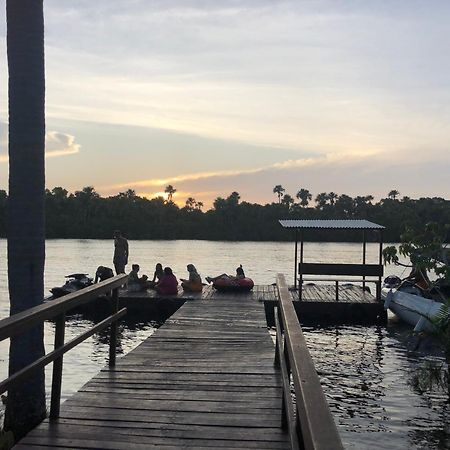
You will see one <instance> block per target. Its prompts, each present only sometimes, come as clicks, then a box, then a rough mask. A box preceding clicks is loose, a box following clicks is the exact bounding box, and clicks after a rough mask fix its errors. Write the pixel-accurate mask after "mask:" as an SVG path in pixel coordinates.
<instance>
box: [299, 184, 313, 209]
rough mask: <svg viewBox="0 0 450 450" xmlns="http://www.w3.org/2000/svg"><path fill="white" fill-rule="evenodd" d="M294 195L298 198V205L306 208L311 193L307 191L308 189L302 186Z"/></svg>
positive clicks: (310, 198)
mask: <svg viewBox="0 0 450 450" xmlns="http://www.w3.org/2000/svg"><path fill="white" fill-rule="evenodd" d="M296 197H297V198H298V199H299V200H300V205H301V206H303V208H306V207H307V206H308V203H309V202H310V200H312V195H311V193H310V192H309V191H308V189H303V188H302V189H300V190H299V191H298V192H297V195H296Z"/></svg>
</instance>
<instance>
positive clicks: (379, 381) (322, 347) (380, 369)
mask: <svg viewBox="0 0 450 450" xmlns="http://www.w3.org/2000/svg"><path fill="white" fill-rule="evenodd" d="M304 333H305V338H306V340H307V343H308V346H309V348H310V351H311V355H312V357H313V360H314V363H315V365H316V368H317V371H318V374H319V376H320V379H321V382H322V385H323V387H324V391H325V395H326V397H327V399H328V402H329V404H330V408H331V410H332V412H333V414H334V416H335V420H336V423H337V424H338V427H339V430H340V434H341V436H342V439H343V441H344V444H345V446H346V448H355V449H373V448H387V449H397V448H398V449H404V448H406V447H408V446H409V447H410V448H412V449H430V448H432V449H446V448H449V447H448V445H449V429H448V418H449V417H448V414H449V411H450V410H449V403H448V402H449V396H448V393H447V392H446V391H445V390H443V389H442V388H441V387H437V386H436V385H435V386H433V389H431V390H430V391H427V392H423V391H421V392H419V391H418V390H417V389H414V388H413V386H412V383H411V376H412V374H415V373H417V371H418V370H419V368H420V366H421V364H422V363H423V357H424V355H429V352H430V348H433V350H434V352H435V353H436V354H435V355H433V359H434V361H436V362H438V363H439V364H442V363H443V361H444V360H443V356H442V355H441V354H440V350H439V346H438V345H437V344H436V342H434V343H433V342H428V343H427V344H426V345H425V349H426V352H428V353H424V350H421V348H420V347H419V349H418V350H417V351H415V352H412V351H410V350H408V347H409V345H410V341H411V338H410V331H409V330H407V329H403V328H401V327H400V328H394V329H392V328H383V327H380V326H377V327H351V326H339V327H328V328H311V327H304ZM406 442H409V445H405V443H406Z"/></svg>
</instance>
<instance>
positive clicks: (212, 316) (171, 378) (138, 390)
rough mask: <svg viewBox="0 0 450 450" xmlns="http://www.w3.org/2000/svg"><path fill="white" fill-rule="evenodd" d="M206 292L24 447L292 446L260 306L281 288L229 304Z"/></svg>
mask: <svg viewBox="0 0 450 450" xmlns="http://www.w3.org/2000/svg"><path fill="white" fill-rule="evenodd" d="M205 291H206V292H205V294H206V298H203V296H202V297H198V298H196V299H195V300H189V301H186V302H185V303H184V305H183V306H181V307H180V309H178V311H177V312H175V313H174V314H173V316H172V317H171V318H170V319H168V320H167V321H166V323H165V324H164V325H163V326H162V327H160V328H159V329H158V330H157V331H156V332H155V333H154V334H153V335H152V336H151V337H149V338H148V339H147V340H145V341H144V342H143V343H141V344H140V345H139V346H138V347H137V348H136V349H135V350H133V351H131V352H130V353H129V354H127V355H125V356H124V357H122V358H119V359H118V360H117V363H116V367H115V368H113V369H110V368H105V369H103V370H102V371H101V372H100V373H98V374H97V375H96V376H95V377H94V378H92V380H91V381H89V382H88V383H87V384H85V385H84V386H83V387H82V388H81V389H80V390H79V391H78V392H77V393H76V394H75V395H74V396H72V397H70V398H69V399H68V400H66V401H65V402H64V403H63V405H62V407H61V414H60V418H59V420H58V421H57V422H56V423H50V422H49V421H44V422H43V423H42V424H41V425H40V426H38V427H37V428H36V429H35V430H33V431H32V432H31V433H29V434H28V435H27V436H26V437H25V438H24V439H22V441H21V442H20V443H19V445H17V446H16V447H17V448H19V449H20V448H50V447H58V448H84V449H91V448H92V449H93V448H96V449H103V448H105V449H106V448H110V449H119V448H127V449H129V448H130V449H133V448H135V449H141V448H142V449H143V448H164V449H170V448H195V449H203V448H205V449H207V448H220V449H227V448H230V449H241V448H242V449H244V448H260V449H266V448H267V449H269V448H271V449H287V448H290V446H289V439H288V435H287V433H285V432H284V431H283V430H282V429H281V389H282V388H281V386H282V383H281V379H280V374H279V372H278V370H277V369H275V367H274V364H273V357H274V344H273V341H272V339H271V337H270V334H269V332H268V329H267V325H266V317H265V312H264V304H263V303H262V302H260V301H258V298H267V297H268V296H270V295H272V296H273V291H271V290H270V289H269V290H268V291H267V292H268V293H267V294H266V291H264V290H256V292H255V293H252V294H251V295H246V296H244V297H241V296H236V295H233V296H229V297H228V298H227V296H224V295H222V296H220V297H217V296H214V292H213V291H212V290H211V288H210V289H206V290H205ZM208 296H209V297H208ZM212 298H213V299H214V300H212Z"/></svg>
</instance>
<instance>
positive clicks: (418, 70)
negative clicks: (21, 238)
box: [0, 0, 450, 207]
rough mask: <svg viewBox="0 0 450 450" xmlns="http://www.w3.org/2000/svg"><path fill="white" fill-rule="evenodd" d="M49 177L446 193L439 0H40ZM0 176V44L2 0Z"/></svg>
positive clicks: (449, 154) (443, 15)
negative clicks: (42, 28)
mask: <svg viewBox="0 0 450 450" xmlns="http://www.w3.org/2000/svg"><path fill="white" fill-rule="evenodd" d="M44 8H45V9H44V15H45V52H46V123H47V138H46V153H47V160H46V183H47V187H48V188H50V189H51V188H53V187H54V186H63V187H65V188H66V189H68V190H69V191H75V190H78V189H81V188H82V187H84V186H94V187H95V189H96V190H97V191H98V192H99V193H100V194H102V195H105V196H108V195H115V194H117V193H118V192H123V191H125V190H127V189H134V190H136V192H137V193H138V194H139V195H145V196H147V197H149V198H151V197H154V196H156V195H160V194H161V193H162V192H163V191H164V188H165V186H166V185H168V184H171V185H173V186H174V187H175V188H176V189H177V192H176V194H175V197H174V200H175V201H176V202H177V203H179V204H183V203H184V201H185V199H186V198H187V197H194V198H195V199H196V200H197V201H202V202H203V203H204V204H205V206H206V207H209V206H211V204H212V202H213V200H214V199H215V198H216V197H218V196H222V197H226V196H228V195H229V194H230V193H231V192H233V191H237V192H239V194H240V195H241V198H242V199H243V200H246V201H249V202H258V203H267V202H272V201H276V196H275V194H273V192H272V190H273V187H274V186H275V185H278V184H281V185H282V186H283V187H284V188H285V189H286V193H289V194H290V195H292V196H295V194H296V193H297V192H298V190H300V189H301V188H306V189H309V190H310V191H311V192H312V194H313V195H314V196H315V195H316V194H317V193H319V192H329V191H333V192H336V193H338V194H340V193H346V194H349V195H354V196H355V195H368V194H372V195H374V196H375V198H376V199H378V198H382V197H385V196H386V195H387V193H388V192H389V191H390V190H392V189H396V190H398V191H400V193H401V196H402V195H406V196H409V197H414V198H416V197H423V196H439V197H444V198H450V183H449V176H448V174H449V168H450V151H449V146H450V59H449V58H448V43H449V42H450V27H449V26H448V23H450V2H448V1H447V0H440V1H438V0H426V1H425V0H424V1H417V0H403V1H402V0H390V1H383V0H380V1H378V2H371V1H363V0H345V1H344V0H314V1H312V0H311V1H310V0H296V1H282V0H281V1H276V2H275V1H273V0H271V1H266V0H246V1H237V0H236V1H233V0H230V1H219V0H199V1H191V0H182V1H181V0H164V1H151V0H96V1H91V0H89V1H88V0H77V1H73V0H45V1H44ZM0 33H1V44H0V58H1V61H2V63H1V65H0V76H1V78H0V84H1V85H0V89H1V92H2V93H3V95H2V96H1V97H0V98H1V103H0V189H5V188H7V179H8V159H7V127H8V125H7V122H8V112H7V111H8V105H7V95H6V92H7V59H6V19H5V10H4V2H3V7H2V9H1V10H0Z"/></svg>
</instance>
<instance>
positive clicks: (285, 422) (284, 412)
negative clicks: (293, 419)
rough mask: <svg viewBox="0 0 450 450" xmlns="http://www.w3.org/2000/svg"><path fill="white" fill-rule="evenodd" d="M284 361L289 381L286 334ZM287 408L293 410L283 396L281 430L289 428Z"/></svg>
mask: <svg viewBox="0 0 450 450" xmlns="http://www.w3.org/2000/svg"><path fill="white" fill-rule="evenodd" d="M281 323H282V321H281ZM283 360H284V362H285V364H286V369H287V376H288V379H289V378H290V375H291V364H290V361H289V352H288V348H287V345H286V336H285V334H284V333H283ZM289 394H290V392H289ZM287 408H291V405H287V404H286V400H285V396H284V395H283V401H282V403H281V428H282V429H283V430H286V429H287V428H288V426H289V423H288V413H287Z"/></svg>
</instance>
